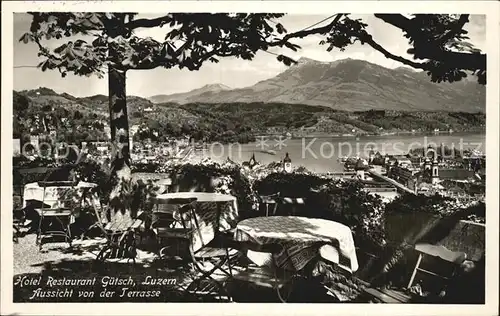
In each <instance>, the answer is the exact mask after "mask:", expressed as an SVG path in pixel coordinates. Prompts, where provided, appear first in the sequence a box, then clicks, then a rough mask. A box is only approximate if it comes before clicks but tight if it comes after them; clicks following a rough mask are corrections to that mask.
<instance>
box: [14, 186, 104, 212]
mask: <svg viewBox="0 0 500 316" xmlns="http://www.w3.org/2000/svg"><path fill="white" fill-rule="evenodd" d="M95 187H97V185H96V184H94V183H89V182H79V183H78V184H77V185H76V186H73V187H72V186H48V187H45V188H44V187H41V186H39V185H38V183H37V182H35V183H28V184H26V185H25V186H24V194H23V200H24V201H23V207H25V206H26V201H29V200H32V201H40V202H44V204H46V205H48V206H49V207H50V208H54V207H59V206H61V205H60V204H61V201H62V200H65V199H68V198H71V196H73V197H74V198H75V201H78V200H79V198H81V197H82V195H83V194H84V193H85V191H86V190H88V189H91V188H95ZM44 192H45V196H44ZM87 198H90V196H88V197H87ZM92 199H93V200H94V201H93V202H94V203H96V204H95V205H99V198H98V197H97V196H96V195H92Z"/></svg>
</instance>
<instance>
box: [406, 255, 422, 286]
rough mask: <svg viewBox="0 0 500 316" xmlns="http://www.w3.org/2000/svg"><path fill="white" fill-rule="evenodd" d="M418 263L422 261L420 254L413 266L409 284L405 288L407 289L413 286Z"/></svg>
mask: <svg viewBox="0 0 500 316" xmlns="http://www.w3.org/2000/svg"><path fill="white" fill-rule="evenodd" d="M420 261H422V254H421V253H420V254H419V255H418V259H417V264H416V265H415V269H413V273H412V274H411V278H410V282H408V286H407V287H406V288H408V289H409V288H410V287H411V285H412V284H413V280H414V279H415V276H416V274H417V270H418V267H419V266H420Z"/></svg>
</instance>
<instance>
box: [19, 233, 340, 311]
mask: <svg viewBox="0 0 500 316" xmlns="http://www.w3.org/2000/svg"><path fill="white" fill-rule="evenodd" d="M104 244H105V239H104V238H93V239H88V240H76V241H74V242H73V246H72V247H71V248H70V247H69V246H68V244H67V243H63V242H57V243H47V244H44V246H43V248H42V251H39V249H38V246H37V245H36V235H35V234H27V235H25V236H24V237H21V238H19V240H18V242H17V243H13V252H14V253H13V258H14V260H13V261H14V262H13V268H14V282H15V283H16V280H18V279H19V278H20V277H26V278H27V279H38V278H39V276H40V275H41V276H42V278H44V280H46V279H47V277H49V276H50V277H52V278H59V279H61V278H66V279H80V280H83V279H93V278H96V280H97V281H96V283H95V285H93V286H91V287H89V288H81V289H85V290H89V291H92V292H94V293H95V294H94V295H95V296H94V297H90V298H78V297H77V295H76V294H74V295H73V296H72V298H65V299H57V301H58V302H60V301H65V302H80V301H89V302H90V301H92V302H99V301H107V302H113V301H116V302H119V301H123V299H122V298H121V297H120V295H121V294H120V292H121V291H122V288H123V286H122V287H119V286H108V287H107V288H106V289H107V290H108V291H112V290H113V291H115V292H116V294H115V296H114V297H112V298H102V297H97V296H98V295H99V293H102V292H103V291H104V286H103V284H102V283H101V282H102V280H103V278H104V277H108V280H109V279H110V278H113V277H114V278H121V279H125V278H128V277H131V278H132V279H133V280H134V285H137V286H135V287H134V289H136V290H150V291H153V290H158V291H160V294H159V297H156V298H151V299H145V298H131V299H127V300H126V301H131V302H134V301H137V302H147V301H154V302H158V301H161V302H169V301H170V302H182V301H184V296H183V289H185V287H186V286H187V284H189V283H190V281H191V280H192V278H193V274H192V272H191V269H190V267H189V265H188V264H186V263H182V262H179V263H177V264H176V263H173V264H168V265H167V264H165V262H159V261H158V260H155V254H154V253H153V252H149V251H144V250H138V253H137V258H136V264H132V263H131V262H130V263H127V262H106V266H105V267H104V268H103V267H102V266H99V269H96V266H95V264H96V262H95V258H96V256H97V254H98V253H99V250H100V249H101V247H102V246H103V245H104ZM148 276H149V277H150V278H155V279H156V278H162V279H169V280H173V281H171V284H169V285H167V286H160V287H157V286H142V285H141V283H142V282H144V281H145V280H146V279H147V277H148ZM216 278H217V279H219V281H221V282H223V281H224V280H223V278H224V277H223V276H222V275H216ZM43 286H44V281H42V287H43ZM38 287H40V286H37V285H29V286H19V285H14V292H13V295H14V302H36V301H40V302H41V301H45V302H46V301H47V299H43V298H40V297H33V295H34V293H35V290H36V289H37V288H38ZM56 288H57V289H59V287H56ZM231 288H232V289H234V287H231ZM53 289H54V288H53V287H52V288H51V290H53ZM60 289H64V288H63V287H61V288H60ZM236 289H237V290H235V291H234V292H231V295H232V297H233V301H235V302H279V300H278V298H277V295H276V293H275V292H274V290H272V289H265V288H260V287H259V288H255V287H251V286H250V287H245V288H242V287H237V288H236ZM306 293H307V294H309V295H306ZM202 301H204V300H202ZM298 301H305V302H336V301H337V300H336V299H334V298H333V297H332V296H331V295H328V294H327V293H326V291H325V290H324V288H323V287H321V288H319V287H318V288H315V290H312V291H305V293H301V294H300V297H298Z"/></svg>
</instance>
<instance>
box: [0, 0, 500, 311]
mask: <svg viewBox="0 0 500 316" xmlns="http://www.w3.org/2000/svg"><path fill="white" fill-rule="evenodd" d="M144 3H145V1H142V2H141V1H121V2H111V1H99V2H94V1H88V2H86V1H74V2H69V1H67V2H49V1H46V2H44V1H29V2H28V1H26V2H20V1H19V2H17V1H9V2H6V1H4V2H2V104H3V105H2V109H1V111H2V112H1V113H2V123H3V124H2V144H5V145H4V146H2V162H1V165H2V173H1V174H2V184H3V185H2V192H1V194H2V199H1V201H2V206H3V207H2V209H3V210H4V211H2V212H1V219H2V220H1V223H2V226H1V237H2V238H1V240H2V243H1V246H2V247H1V250H2V252H1V267H2V269H1V270H2V275H1V276H2V277H1V288H2V291H1V298H0V299H1V303H2V305H1V311H0V314H2V315H7V314H11V313H16V314H35V315H80V314H85V315H107V314H108V315H115V314H116V315H118V314H119V315H178V314H182V315H185V314H189V315H191V314H193V315H196V314H198V313H201V314H212V315H220V314H250V315H253V314H256V313H264V314H266V315H267V314H275V315H279V314H287V315H298V314H301V315H302V314H319V315H325V314H327V313H332V314H336V315H363V314H370V315H391V314H392V315H427V314H428V315H467V316H469V315H496V314H497V313H498V210H499V204H498V183H499V178H498V177H499V170H498V166H499V161H498V157H499V150H498V146H499V144H500V142H499V136H498V135H499V134H498V131H499V129H498V126H499V124H498V118H499V104H500V103H499V95H498V87H499V86H500V84H499V77H498V70H499V45H498V44H499V34H500V28H499V2H496V1H432V2H431V1H359V2H355V1H351V2H344V1H307V2H306V1H290V2H285V1H265V3H263V2H262V1H246V2H242V1H240V2H237V1H213V2H209V1H171V2H167V1H163V2H162V1H147V6H145V5H144ZM264 5H265V6H264ZM144 8H151V9H149V10H145V9H144ZM163 8H164V10H162V9H163ZM26 11H128V12H142V13H148V12H149V13H153V12H161V11H170V12H262V11H266V12H287V13H296V14H318V13H320V14H327V13H329V12H331V13H337V12H350V13H374V12H384V13H401V12H411V13H447V12H450V13H451V12H452V13H470V14H486V15H487V43H488V46H487V53H488V70H489V71H488V85H487V138H486V144H487V146H486V154H487V156H488V177H487V189H486V196H487V210H488V215H487V217H488V220H487V224H486V226H487V229H486V235H487V240H486V248H487V254H488V256H487V257H486V267H487V274H486V281H487V282H486V285H487V292H486V304H485V305H476V306H473V305H410V304H391V305H381V304H373V305H369V306H368V305H366V304H210V303H201V304H179V303H168V304H166V305H165V304H162V303H128V304H126V305H124V304H120V303H91V304H89V303H43V304H39V303H18V304H13V303H11V302H12V290H11V289H12V288H13V287H12V282H13V280H12V272H13V271H12V263H13V262H12V259H13V258H12V241H11V240H12V238H11V229H12V228H11V226H10V222H11V220H12V217H11V214H12V213H11V212H9V210H10V209H11V205H12V204H11V202H10V201H11V196H12V192H11V190H12V185H10V184H11V183H12V172H11V170H12V169H11V168H12V159H11V157H12V152H11V151H12V146H11V144H12V139H11V138H12V137H11V135H12V122H11V119H10V118H11V117H12V107H11V104H12V89H13V87H12V82H13V77H12V76H13V75H12V69H13V52H12V46H11V45H12V43H13V38H12V37H13V32H12V27H13V15H12V12H26ZM471 291H474V289H471Z"/></svg>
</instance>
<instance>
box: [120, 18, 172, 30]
mask: <svg viewBox="0 0 500 316" xmlns="http://www.w3.org/2000/svg"><path fill="white" fill-rule="evenodd" d="M170 21H172V15H171V14H167V15H164V16H162V17H159V18H156V19H137V20H132V21H130V22H128V23H125V27H126V28H127V29H129V30H133V29H137V28H140V27H145V28H152V27H157V26H163V25H165V24H166V23H168V22H170Z"/></svg>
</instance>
